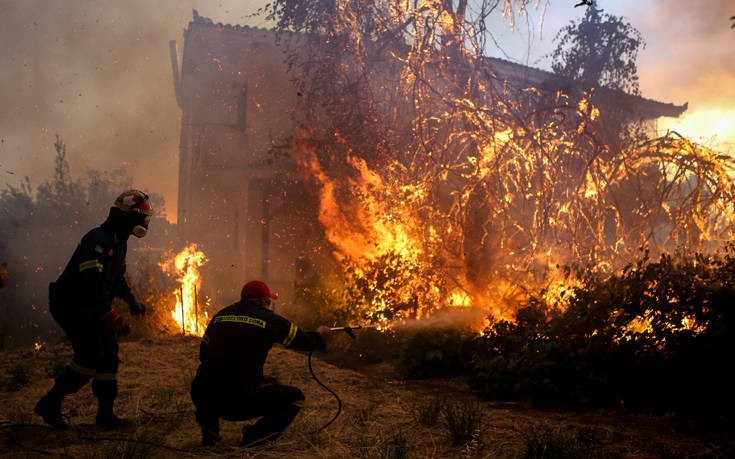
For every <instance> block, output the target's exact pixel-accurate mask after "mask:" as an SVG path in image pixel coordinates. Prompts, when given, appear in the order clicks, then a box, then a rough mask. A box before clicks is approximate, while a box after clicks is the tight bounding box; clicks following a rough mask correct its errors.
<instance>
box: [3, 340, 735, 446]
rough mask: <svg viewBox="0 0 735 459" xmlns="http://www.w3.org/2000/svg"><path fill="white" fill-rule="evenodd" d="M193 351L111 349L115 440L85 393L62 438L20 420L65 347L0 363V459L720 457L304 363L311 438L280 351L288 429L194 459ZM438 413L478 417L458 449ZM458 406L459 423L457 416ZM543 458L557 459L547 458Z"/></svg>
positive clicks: (651, 422)
mask: <svg viewBox="0 0 735 459" xmlns="http://www.w3.org/2000/svg"><path fill="white" fill-rule="evenodd" d="M197 351H198V339H196V338H191V337H161V338H157V339H140V340H137V341H128V342H123V343H121V352H120V354H121V360H122V364H121V369H120V375H119V380H120V395H119V398H118V404H117V410H118V413H119V414H120V415H121V416H124V417H127V418H129V419H133V420H134V421H135V425H134V426H133V427H131V428H130V429H128V430H126V431H122V432H106V431H102V430H99V429H97V428H96V427H95V426H94V414H95V409H96V404H95V400H94V398H93V397H92V394H91V390H90V388H89V386H87V387H85V388H84V389H82V390H81V391H80V392H79V393H77V394H75V395H73V396H70V397H67V399H66V401H65V404H64V412H65V414H67V415H68V416H69V420H70V422H71V425H72V426H71V428H70V429H67V430H65V431H53V430H50V429H48V428H47V427H45V426H44V425H43V423H42V421H41V419H40V418H38V417H37V416H35V415H34V414H33V413H32V409H33V405H34V404H35V402H36V400H37V399H38V398H39V397H40V396H41V395H42V394H43V393H44V392H45V391H46V390H48V389H49V387H50V386H51V385H52V382H53V381H52V379H51V376H52V375H53V374H54V372H55V371H58V368H59V362H60V361H66V360H67V359H68V358H69V357H70V349H69V348H68V346H66V345H63V344H58V345H48V346H45V347H44V348H43V349H42V350H40V351H36V350H33V349H21V350H13V351H5V352H3V353H2V355H1V356H2V359H1V360H0V361H1V362H2V363H1V364H0V365H2V367H3V372H2V373H3V375H4V376H3V377H2V378H0V394H1V395H2V404H1V405H0V410H1V412H0V422H2V424H0V428H1V429H0V432H2V436H0V457H13V458H23V457H38V456H39V455H41V454H44V455H45V454H51V455H52V457H53V456H62V457H63V456H66V457H75V458H106V457H126V458H134V457H141V458H142V457H146V458H150V457H160V458H169V457H171V458H173V457H192V456H193V457H205V456H207V457H257V458H281V457H289V458H307V457H308V458H313V457H320V458H522V457H590V458H591V457H596V458H600V457H625V458H634V457H659V458H664V457H686V456H687V455H698V456H697V457H713V458H714V457H727V453H728V450H727V445H725V446H723V445H721V444H720V445H719V446H718V444H717V443H713V442H712V439H706V438H701V437H697V436H694V435H685V434H682V433H681V432H679V433H677V431H676V430H675V429H674V428H673V426H672V424H671V422H670V419H668V418H665V417H663V418H653V417H644V416H634V415H624V414H620V413H617V414H614V415H612V414H611V413H601V412H574V413H570V412H561V411H542V410H536V409H532V408H530V407H528V406H524V405H522V404H501V403H496V402H487V401H480V400H477V399H475V398H474V397H473V396H472V394H470V393H469V392H468V391H467V390H466V388H465V387H464V386H463V385H462V384H461V383H459V382H457V381H452V380H446V381H436V380H433V381H406V380H401V379H397V378H396V377H395V376H394V375H393V374H392V372H391V371H390V369H389V368H388V367H387V366H386V365H377V366H373V367H371V368H369V369H367V370H366V371H362V372H357V371H351V370H344V369H340V368H337V367H334V366H332V365H330V364H328V363H325V362H324V361H321V360H319V359H316V358H315V359H314V360H313V366H314V371H315V372H316V374H317V376H318V377H319V379H320V380H321V381H322V382H323V383H324V384H326V385H327V386H329V387H330V388H331V389H333V390H334V391H335V392H336V393H337V394H338V395H339V397H340V398H341V400H342V404H343V407H342V413H341V415H340V416H339V417H338V418H337V419H336V420H335V422H334V423H333V424H331V425H330V426H329V427H327V428H326V429H324V430H322V431H320V432H317V433H315V431H316V430H318V429H319V427H321V426H323V425H324V424H325V423H326V422H328V421H329V420H330V419H331V418H332V417H333V416H334V414H335V412H336V409H337V402H336V400H335V398H334V397H333V396H332V395H331V394H329V393H328V392H327V391H325V390H324V389H323V388H321V387H320V386H319V385H318V384H317V383H316V381H314V380H313V379H312V378H311V375H310V373H309V370H308V366H307V357H306V356H305V355H303V354H299V353H295V352H290V351H286V350H284V349H282V348H274V350H273V351H272V352H271V357H270V361H269V364H268V368H267V371H269V372H270V374H273V375H275V376H277V377H278V378H279V379H281V381H282V382H284V383H288V384H292V385H296V386H299V387H301V388H302V390H303V391H304V393H305V394H306V396H307V400H306V403H305V406H304V409H303V411H302V412H301V414H300V415H299V417H298V418H297V419H296V421H295V422H294V423H293V424H292V425H291V426H290V427H289V429H288V430H287V431H286V432H285V434H284V436H283V437H282V439H281V440H280V441H279V442H277V443H276V444H274V445H270V446H265V447H259V448H254V449H251V450H244V449H241V448H239V447H237V445H238V444H239V441H240V429H241V427H242V423H232V422H224V421H223V423H222V436H223V442H222V445H221V446H218V447H215V448H210V449H205V448H203V447H201V446H200V443H199V442H200V438H199V429H198V428H197V426H196V424H195V422H194V411H193V406H192V404H191V402H190V399H189V384H190V382H191V379H192V377H193V375H194V371H195V369H196V365H197ZM458 401H465V402H466V403H458ZM450 403H451V405H447V404H450ZM442 404H444V407H446V406H450V407H451V410H453V413H454V415H455V417H456V416H457V415H467V416H470V417H472V418H473V419H474V417H475V415H477V417H479V425H478V427H477V428H476V429H474V431H473V432H471V433H470V435H469V436H468V438H467V439H466V440H465V441H461V442H459V443H457V442H456V441H455V437H454V436H453V433H452V431H451V429H449V428H448V427H447V423H446V420H445V416H444V417H443V415H442V412H447V411H448V410H447V409H445V408H442V406H439V405H442ZM462 406H464V407H466V409H467V410H469V411H467V412H465V413H462V411H461V410H462V408H461V407H462ZM458 410H459V411H458ZM472 410H479V411H481V412H480V413H475V412H473V411H472ZM433 411H436V413H435V422H423V421H426V419H423V421H422V419H421V416H427V415H430V416H434V414H432V412H433ZM730 445H731V444H730ZM730 447H732V446H730ZM554 451H561V453H560V454H561V455H556V456H555V455H552V453H553V452H554ZM729 452H730V453H733V452H735V451H732V450H730V451H729Z"/></svg>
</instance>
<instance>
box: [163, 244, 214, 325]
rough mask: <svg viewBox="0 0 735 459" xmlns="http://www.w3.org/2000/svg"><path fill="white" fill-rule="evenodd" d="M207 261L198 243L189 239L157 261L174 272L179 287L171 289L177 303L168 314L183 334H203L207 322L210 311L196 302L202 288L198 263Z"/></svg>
mask: <svg viewBox="0 0 735 459" xmlns="http://www.w3.org/2000/svg"><path fill="white" fill-rule="evenodd" d="M207 261H208V259H207V257H206V255H204V252H202V251H200V250H199V248H198V246H197V244H196V243H191V244H189V245H188V246H187V247H185V248H184V249H183V250H182V251H181V252H179V253H178V254H176V255H175V256H172V257H170V258H169V259H168V260H165V261H164V262H162V263H161V265H160V266H161V269H162V270H163V271H164V272H170V273H173V274H175V275H176V276H177V281H178V282H179V288H178V289H176V290H174V291H173V292H172V293H173V294H174V296H175V297H176V306H175V307H174V309H173V310H172V311H171V317H172V318H173V319H174V321H175V322H176V323H177V324H178V327H179V329H180V330H181V331H182V333H183V334H184V335H193V336H202V335H203V334H204V330H206V328H207V324H208V323H209V314H208V313H207V312H206V311H205V310H204V307H203V306H206V303H205V304H204V305H202V304H199V299H198V292H200V291H201V276H200V274H199V267H200V266H202V265H204V264H205V263H206V262H207Z"/></svg>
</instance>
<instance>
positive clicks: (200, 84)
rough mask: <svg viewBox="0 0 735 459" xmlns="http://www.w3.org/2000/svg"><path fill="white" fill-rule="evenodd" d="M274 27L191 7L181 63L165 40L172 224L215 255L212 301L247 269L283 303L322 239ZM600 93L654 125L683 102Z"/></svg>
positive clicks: (299, 119)
mask: <svg viewBox="0 0 735 459" xmlns="http://www.w3.org/2000/svg"><path fill="white" fill-rule="evenodd" d="M276 38H277V37H276V35H275V33H274V32H272V31H270V30H264V29H259V28H252V27H241V26H237V25H224V24H218V23H215V22H213V21H211V20H210V19H207V18H203V17H201V16H199V15H198V14H197V13H196V11H195V12H194V18H193V20H192V21H191V22H190V23H189V25H188V28H187V29H186V30H185V33H184V43H183V52H182V57H181V62H180V65H179V61H178V52H177V50H176V45H175V42H172V43H171V45H172V48H171V57H172V65H173V76H174V86H175V91H176V98H177V101H178V104H179V107H180V108H181V111H182V116H181V139H180V167H179V195H178V227H179V228H180V234H181V236H182V238H183V239H185V240H187V241H189V242H196V243H197V244H198V245H199V247H200V248H201V249H202V250H203V251H204V253H206V256H207V257H208V258H209V259H210V263H208V264H207V265H206V266H205V267H203V271H202V275H203V277H204V278H205V279H206V282H207V283H208V284H209V288H210V289H211V290H210V291H209V292H208V294H209V295H210V296H211V297H213V298H214V299H215V301H218V300H219V298H226V299H231V298H232V296H233V294H232V292H234V291H236V289H237V286H238V285H240V284H241V283H242V282H243V281H244V280H246V279H249V278H260V279H263V280H266V281H267V282H269V283H270V284H271V285H272V287H273V289H274V290H276V291H278V292H279V293H280V294H281V295H282V298H283V299H284V300H285V302H291V301H293V299H294V291H295V286H297V285H298V284H299V283H300V282H301V281H302V280H303V278H304V277H308V276H309V269H310V268H309V264H310V263H311V262H312V260H307V259H305V257H304V254H305V253H310V252H311V251H312V249H313V247H310V246H311V245H313V244H314V241H319V240H322V239H323V238H324V236H323V231H324V230H323V228H321V226H320V225H321V223H320V215H319V212H320V210H319V205H320V203H319V202H318V200H317V199H315V198H314V193H313V192H311V191H310V190H309V188H308V187H309V184H308V183H307V182H305V181H304V180H303V177H302V175H300V174H299V173H297V164H296V163H295V160H294V159H293V158H292V157H290V155H289V154H288V145H290V144H292V143H293V135H294V133H295V131H296V130H297V127H298V126H300V125H303V124H304V123H305V122H308V121H309V120H304V119H303V115H302V114H300V113H298V111H297V110H296V107H297V105H298V100H299V98H300V97H302V94H301V93H300V88H299V87H298V86H297V85H296V84H295V83H294V81H293V80H292V77H291V74H290V72H289V69H290V67H289V65H293V62H290V63H287V61H286V55H285V54H284V51H283V49H282V48H281V46H279V42H278V40H277V39H276ZM482 65H486V66H487V68H488V69H489V70H488V71H489V72H490V73H492V75H493V76H494V78H496V80H497V81H500V82H502V84H503V85H507V86H514V87H517V88H524V87H533V88H538V89H539V90H543V91H547V92H548V93H549V94H552V95H553V94H556V93H558V92H559V91H560V90H562V89H563V90H565V91H569V90H573V88H571V87H570V84H571V83H570V82H568V81H561V80H560V79H559V78H558V77H557V76H556V75H554V74H552V73H549V72H546V71H542V70H538V69H534V68H529V67H526V66H522V65H518V64H514V63H511V62H508V61H505V60H500V59H493V58H488V59H487V60H486V62H484V63H482ZM380 68H381V67H380V66H377V67H376V69H380ZM376 71H380V70H376ZM597 97H598V98H599V99H600V101H599V102H598V103H600V104H604V103H607V104H613V103H614V104H618V105H623V106H625V107H626V113H629V114H632V115H630V116H633V117H635V118H636V119H639V120H645V121H646V122H647V123H648V124H649V127H650V128H651V129H655V121H656V119H657V118H659V117H661V116H674V117H675V116H679V115H680V114H681V113H683V111H684V110H686V106H685V105H684V106H677V105H673V104H667V103H661V102H656V101H652V100H647V99H644V98H641V97H636V96H630V95H625V94H621V93H611V92H605V91H604V90H603V91H599V92H598V95H597ZM468 237H470V236H469V235H468ZM477 238H478V239H482V235H479V236H477ZM478 253H481V251H479V252H478Z"/></svg>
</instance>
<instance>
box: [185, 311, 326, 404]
mask: <svg viewBox="0 0 735 459" xmlns="http://www.w3.org/2000/svg"><path fill="white" fill-rule="evenodd" d="M276 343H279V344H282V345H284V346H285V347H286V348H288V349H292V350H296V351H311V350H315V349H324V348H325V343H324V341H323V340H322V338H321V337H320V336H319V334H318V333H315V332H304V331H302V330H301V329H299V328H298V327H297V326H296V325H295V324H293V323H291V322H290V321H289V320H288V319H286V318H285V317H282V316H280V315H278V314H276V313H274V312H272V311H270V310H268V309H266V308H264V307H263V306H261V305H260V304H257V303H253V302H249V301H245V300H243V301H238V302H237V303H234V304H231V305H230V306H227V307H226V308H224V309H222V310H221V311H219V312H218V313H217V314H216V315H215V316H214V317H213V318H212V320H211V321H210V322H209V325H208V326H207V330H206V331H205V332H204V336H203V337H202V341H201V344H200V348H199V361H200V362H201V363H200V365H199V370H198V371H197V378H201V379H202V380H203V381H202V382H204V383H205V384H207V383H211V384H216V386H217V387H218V388H220V389H224V390H227V388H232V389H235V390H248V389H252V388H255V387H258V386H260V385H261V384H262V382H263V365H264V364H265V360H266V357H267V356H268V352H269V351H270V349H271V347H272V346H273V345H274V344H276Z"/></svg>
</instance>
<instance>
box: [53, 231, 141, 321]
mask: <svg viewBox="0 0 735 459" xmlns="http://www.w3.org/2000/svg"><path fill="white" fill-rule="evenodd" d="M127 247H128V243H127V237H123V236H121V235H120V234H119V233H118V232H115V231H114V229H113V226H112V225H111V224H109V222H105V223H103V224H102V225H100V226H99V227H97V228H94V229H92V230H91V231H89V232H88V233H87V234H85V235H84V237H82V240H81V241H80V242H79V245H77V248H76V249H75V250H74V253H73V254H72V256H71V259H70V260H69V262H68V263H67V265H66V268H65V269H64V271H63V272H62V273H61V276H59V279H58V280H57V281H56V282H54V283H52V284H51V286H50V295H51V305H52V307H55V308H56V311H52V313H53V314H54V315H56V314H61V315H75V316H77V315H82V316H92V317H102V316H103V315H105V314H107V313H108V312H109V311H110V309H111V308H112V300H113V299H114V298H115V297H120V298H125V297H127V296H128V295H129V294H130V287H129V286H128V283H127V281H126V280H125V256H126V253H127Z"/></svg>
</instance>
